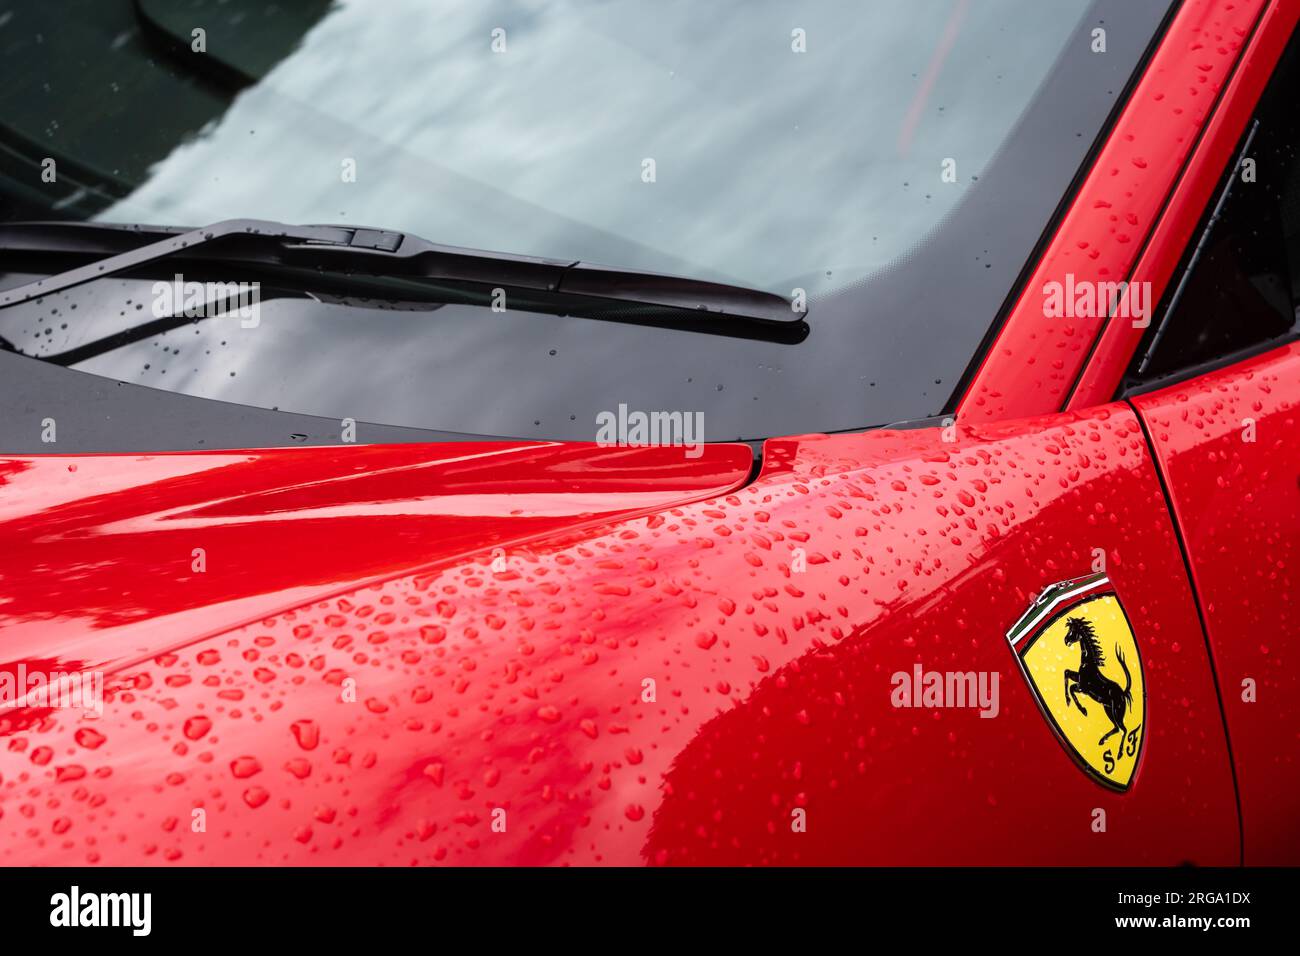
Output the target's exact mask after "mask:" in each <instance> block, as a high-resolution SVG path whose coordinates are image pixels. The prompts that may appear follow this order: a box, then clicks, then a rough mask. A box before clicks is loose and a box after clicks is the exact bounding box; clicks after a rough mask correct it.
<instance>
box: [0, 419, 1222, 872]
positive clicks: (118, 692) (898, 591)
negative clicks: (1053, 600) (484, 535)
mask: <svg viewBox="0 0 1300 956" xmlns="http://www.w3.org/2000/svg"><path fill="white" fill-rule="evenodd" d="M946 438H955V441H948V440H945V439H946ZM677 451H678V453H679V454H680V450H677ZM767 451H768V455H767V462H768V463H767V465H766V466H765V468H764V470H763V473H762V474H761V476H760V477H759V478H758V480H757V481H756V482H755V483H754V484H752V485H750V486H749V487H746V488H743V489H741V490H737V491H734V492H732V493H730V494H725V495H722V496H719V497H716V498H713V499H711V500H708V501H702V502H696V503H691V504H682V505H679V506H670V507H667V508H664V509H660V510H658V511H656V512H655V513H653V514H649V515H641V516H636V517H621V518H612V519H607V520H604V521H601V522H597V523H592V524H589V525H587V526H585V527H582V528H578V529H572V530H570V529H560V530H556V531H554V532H552V533H550V534H546V535H541V536H538V537H535V538H533V539H532V540H531V541H529V542H527V543H526V544H521V545H517V546H512V547H510V548H508V549H506V554H505V558H506V570H505V571H494V570H493V568H492V565H491V557H490V554H489V553H488V552H486V551H480V552H479V553H477V554H476V555H474V556H473V557H472V558H468V559H466V558H465V557H464V556H463V555H461V554H459V553H453V552H452V551H449V552H448V559H447V560H446V561H444V562H442V563H438V564H436V565H435V566H433V567H430V568H428V569H426V570H423V571H420V572H418V573H412V574H405V575H401V576H398V577H394V578H391V579H389V580H387V581H384V582H379V583H375V584H372V585H369V586H366V587H363V588H360V589H358V590H356V591H354V592H352V593H350V594H347V595H344V596H340V597H332V598H329V599H326V600H315V601H313V602H311V603H309V604H306V605H304V606H302V607H301V608H299V609H297V610H294V611H288V612H285V613H279V614H275V615H273V616H271V617H268V618H267V619H266V620H262V621H258V622H256V623H253V624H249V625H247V626H245V627H242V628H239V629H236V630H233V631H230V632H228V633H225V634H222V635H220V636H218V637H212V638H209V639H207V640H204V641H201V642H198V643H190V644H186V645H185V646H184V647H181V648H180V649H178V650H175V651H171V652H167V653H163V654H159V655H158V656H157V657H155V658H153V659H150V660H148V661H145V662H142V663H140V664H138V665H133V666H129V667H125V668H122V669H120V670H117V671H115V672H114V673H112V674H111V675H110V678H109V683H110V702H109V706H107V707H106V708H105V712H104V716H103V717H100V718H98V719H96V720H86V719H84V718H81V717H80V716H79V715H75V714H71V713H69V712H68V711H66V710H58V711H44V712H41V711H36V710H35V709H34V708H28V709H27V710H26V711H23V712H22V713H21V714H20V715H17V716H12V717H9V718H8V724H7V728H6V733H5V736H6V737H7V738H8V741H7V749H5V750H3V751H0V779H2V781H3V782H2V783H0V810H3V816H2V817H0V848H2V849H0V854H3V859H4V861H5V862H6V863H68V864H81V863H85V862H100V863H110V864H136V863H153V862H156V863H163V862H169V861H175V862H182V863H191V864H196V863H201V864H210V863H227V864H233V863H249V862H256V863H313V862H320V863H336V864H337V863H368V864H375V863H387V864H409V863H438V862H447V863H460V864H469V863H474V864H505V863H509V864H545V863H619V864H629V863H638V862H649V863H726V862H746V863H807V864H818V863H848V862H853V863H891V862H892V863H975V862H983V863H987V862H990V861H993V860H996V861H997V862H1000V863H1031V862H1039V863H1052V862H1061V861H1063V860H1068V861H1069V862H1071V863H1101V862H1108V863H1152V864H1156V863H1178V862H1182V861H1184V860H1187V859H1192V860H1194V861H1196V862H1200V863H1231V862H1234V861H1235V860H1236V859H1237V854H1238V839H1237V821H1236V813H1235V805H1234V801H1233V792H1232V784H1231V773H1230V769H1229V766H1228V757H1227V753H1226V749H1225V747H1224V743H1223V735H1222V727H1221V724H1220V723H1219V721H1220V718H1219V713H1218V710H1217V704H1216V701H1215V692H1214V687H1213V684H1212V682H1211V677H1210V673H1209V668H1208V664H1207V662H1206V661H1205V659H1204V656H1203V654H1198V653H1197V652H1196V651H1197V648H1198V642H1199V641H1200V634H1199V625H1198V623H1197V620H1196V616H1195V612H1194V610H1193V605H1192V602H1191V598H1190V593H1189V590H1188V585H1187V579H1186V575H1185V572H1184V570H1183V567H1182V563H1181V558H1180V556H1179V553H1178V547H1177V543H1176V541H1175V539H1174V536H1173V532H1172V527H1171V524H1170V519H1169V515H1168V513H1167V511H1166V510H1165V508H1164V501H1163V497H1162V495H1161V492H1160V489H1159V485H1158V482H1157V479H1156V475H1155V472H1154V469H1153V468H1152V465H1151V462H1150V459H1149V458H1148V456H1147V453H1146V446H1145V440H1144V438H1143V436H1142V434H1141V430H1140V428H1139V426H1138V423H1137V420H1136V418H1135V416H1134V415H1133V413H1132V411H1131V410H1130V409H1128V408H1127V407H1126V406H1122V405H1116V406H1108V407H1106V408H1102V409H1097V410H1094V411H1092V412H1090V413H1088V414H1083V415H1077V414H1064V415H1059V416H1055V417H1052V418H1046V419H1032V420H1028V421H1024V422H1018V423H1008V424H998V425H988V426H981V427H980V428H979V429H977V430H976V429H970V428H963V429H959V430H957V431H956V434H955V435H954V434H953V433H951V432H947V431H945V430H943V429H922V430H915V431H879V432H869V433H864V434H859V435H848V436H837V437H807V438H800V439H789V440H781V441H775V442H771V443H769V447H768V450H767ZM416 480H417V479H416V475H414V474H407V475H406V476H405V478H403V479H402V482H403V483H407V484H409V483H410V482H414V481H416ZM392 490H393V492H394V496H395V497H401V495H400V492H402V490H403V489H402V487H401V486H400V485H399V486H397V487H394V488H393V489H392ZM407 494H408V495H409V489H408V490H407ZM465 498H466V500H465V507H464V508H461V509H458V510H459V511H460V512H462V513H470V512H475V511H476V510H478V509H476V508H475V507H474V495H473V493H467V494H466V496H465ZM481 520H482V521H483V522H484V523H483V527H484V528H485V529H486V528H490V527H491V526H492V524H493V522H494V521H495V520H497V519H495V518H484V519H481ZM256 527H258V526H256V525H254V526H253V528H254V529H255V528H256ZM262 527H263V529H264V530H263V532H262V533H263V534H264V535H265V538H264V540H265V544H264V548H269V547H272V546H273V542H274V541H275V540H276V532H275V530H274V529H273V528H272V527H271V526H266V525H264V526H262ZM253 533H255V532H253ZM345 544H346V542H345ZM145 547H146V548H147V547H148V545H145ZM245 547H248V548H251V549H254V550H255V549H256V548H257V545H256V543H255V542H254V541H253V540H251V538H250V539H249V540H247V541H246V542H245ZM1098 550H1100V553H1102V554H1103V555H1105V559H1106V561H1107V562H1108V563H1109V567H1110V573H1111V575H1112V578H1113V580H1114V581H1115V583H1116V587H1117V589H1118V592H1119V593H1120V595H1121V596H1122V598H1123V600H1124V601H1125V607H1126V609H1127V611H1128V613H1129V616H1130V618H1131V620H1132V624H1133V628H1134V631H1135V633H1136V634H1137V639H1138V641H1139V642H1140V644H1141V646H1142V648H1143V653H1144V654H1145V655H1146V656H1147V657H1148V659H1150V660H1151V661H1153V664H1152V665H1151V668H1150V672H1149V674H1148V694H1149V701H1148V713H1149V714H1150V715H1151V721H1152V722H1153V727H1154V728H1155V729H1154V730H1153V731H1152V734H1153V737H1152V740H1151V742H1150V744H1149V746H1148V747H1147V749H1146V753H1145V754H1144V756H1143V758H1142V763H1141V765H1140V766H1139V767H1138V771H1137V772H1138V775H1139V777H1138V779H1139V785H1136V786H1134V788H1133V789H1132V790H1131V791H1130V792H1128V793H1126V794H1117V793H1113V792H1110V791H1107V790H1105V789H1103V788H1101V787H1099V786H1097V784H1096V783H1094V782H1093V781H1092V780H1090V779H1089V778H1087V777H1086V776H1085V775H1084V774H1082V773H1081V772H1080V771H1079V769H1078V768H1077V767H1075V765H1074V764H1073V762H1072V760H1071V758H1070V757H1069V755H1068V754H1067V753H1066V752H1065V751H1064V749H1063V748H1062V747H1061V745H1060V744H1059V743H1058V742H1057V740H1056V738H1055V737H1054V735H1053V734H1052V732H1051V730H1050V729H1049V727H1048V725H1047V723H1046V721H1045V719H1044V717H1043V716H1042V715H1041V714H1040V713H1039V711H1038V708H1037V705H1036V704H1035V702H1034V699H1033V697H1032V695H1031V693H1030V692H1029V689H1028V687H1027V686H1026V685H1025V684H1024V682H1023V679H1022V678H1021V677H1020V675H1019V673H1018V671H1017V669H1016V665H1015V663H1014V658H1013V655H1012V653H1011V651H1010V648H1009V647H1008V645H1007V643H1006V639H1005V637H1004V632H1005V630H1006V629H1007V628H1008V627H1009V626H1010V624H1011V623H1012V622H1013V621H1014V619H1015V618H1016V617H1017V616H1019V614H1020V613H1021V611H1022V610H1023V609H1024V608H1025V606H1026V605H1027V604H1028V603H1029V601H1030V600H1031V599H1032V598H1033V596H1034V595H1036V594H1037V593H1038V592H1039V591H1040V590H1041V589H1042V588H1043V587H1044V586H1045V585H1046V584H1049V583H1052V582H1053V581H1055V580H1060V579H1062V578H1065V577H1069V576H1071V575H1072V574H1077V573H1080V572H1086V571H1087V570H1088V567H1089V565H1090V563H1091V562H1093V561H1095V560H1096V554H1097V552H1098ZM145 553H146V552H143V551H142V552H140V553H134V554H133V553H130V552H124V553H122V554H120V555H119V560H120V561H122V562H124V563H137V564H138V563H141V562H143V561H145V560H147V559H146V558H145ZM105 559H106V558H105ZM498 567H500V565H498ZM160 586H161V585H160ZM171 586H175V585H174V584H173V585H171ZM917 664H920V665H921V666H922V667H924V668H926V669H937V670H957V671H962V672H965V671H977V672H982V673H985V674H986V675H988V676H990V677H991V675H993V674H997V675H998V681H999V685H998V686H999V688H1000V698H999V700H998V702H997V708H996V709H997V716H996V717H993V718H990V719H986V718H983V717H981V716H980V715H979V713H978V712H977V711H976V710H974V709H971V708H957V709H911V708H898V707H895V706H894V704H893V701H892V700H891V675H893V674H895V673H897V672H908V671H911V670H912V669H913V668H914V666H915V665H917ZM1099 810H1100V811H1102V812H1103V813H1104V814H1105V815H1107V816H1108V818H1109V821H1110V823H1109V830H1108V832H1109V833H1110V834H1111V836H1106V835H1104V834H1099V833H1098V832H1096V831H1095V821H1096V819H1097V812H1098V811H1099ZM972 821H978V824H977V825H973V824H972ZM796 824H798V826H801V827H802V829H798V828H797V826H796Z"/></svg>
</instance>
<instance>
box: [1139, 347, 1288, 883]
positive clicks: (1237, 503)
mask: <svg viewBox="0 0 1300 956" xmlns="http://www.w3.org/2000/svg"><path fill="white" fill-rule="evenodd" d="M1134 404H1135V405H1136V406H1137V408H1138V410H1139V412H1140V413H1141V415H1142V417H1143V419H1144V420H1145V421H1146V423H1147V429H1148V431H1149V432H1150V434H1151V439H1152V441H1153V442H1154V444H1155V447H1156V449H1157V453H1158V456H1159V462H1160V467H1161V469H1162V471H1163V472H1164V474H1165V476H1166V480H1167V482H1168V485H1169V493H1170V497H1171V498H1172V500H1173V505H1174V511H1175V514H1176V517H1177V518H1178V519H1179V527H1180V528H1182V530H1183V536H1184V538H1185V540H1186V545H1187V554H1188V557H1189V558H1190V560H1191V566H1192V573H1193V576H1194V579H1195V582H1196V590H1197V593H1198V594H1199V595H1200V597H1201V607H1202V609H1203V611H1204V614H1205V624H1206V628H1207V629H1208V632H1209V638H1210V646H1211V649H1212V651H1213V654H1214V664H1215V669H1216V671H1217V673H1218V678H1219V686H1220V687H1221V688H1222V691H1223V704H1224V708H1225V711H1226V714H1227V720H1228V732H1229V736H1230V739H1231V741H1232V747H1233V754H1234V757H1235V759H1236V767H1237V777H1238V782H1239V785H1240V788H1241V811H1242V821H1243V826H1244V829H1245V858H1246V862H1247V863H1254V864H1273V865H1279V864H1294V863H1295V862H1296V860H1297V859H1300V819H1297V817H1296V799H1297V797H1296V795H1297V794H1300V675H1298V674H1297V670H1296V666H1295V664H1296V656H1297V652H1300V597H1297V595H1298V594H1300V494H1298V493H1297V482H1298V481H1300V441H1297V438H1296V435H1297V428H1300V345H1289V346H1286V347H1284V348H1280V349H1277V350H1276V351H1273V352H1270V353H1268V354H1267V355H1263V356H1260V357H1259V358H1256V359H1252V360H1250V361H1247V362H1243V363H1240V364H1238V365H1234V366H1231V367H1230V368H1227V369H1224V370H1223V371H1221V372H1216V373H1213V374H1210V375H1205V376H1202V377H1200V378H1197V379H1194V380H1192V381H1191V382H1188V383H1186V384H1184V385H1178V386H1174V387H1172V388H1167V389H1163V390H1161V391H1158V392H1153V393H1152V394H1150V395H1143V396H1140V397H1139V398H1137V399H1135V400H1134ZM1245 681H1251V682H1253V684H1254V690H1255V694H1254V699H1247V698H1248V696H1249V695H1248V694H1247V690H1246V687H1245V685H1244V684H1243V682H1245Z"/></svg>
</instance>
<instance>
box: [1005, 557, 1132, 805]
mask: <svg viewBox="0 0 1300 956" xmlns="http://www.w3.org/2000/svg"><path fill="white" fill-rule="evenodd" d="M1007 640H1009V641H1010V642H1011V649H1012V651H1014V652H1015V655H1016V659H1017V660H1018V661H1019V662H1020V669H1021V670H1022V671H1024V674H1025V679H1026V680H1027V681H1028V683H1029V686H1030V688H1031V689H1032V690H1033V692H1034V696H1035V697H1036V698H1037V699H1038V706H1039V707H1040V708H1041V710H1042V711H1043V715H1044V716H1045V717H1046V718H1047V721H1048V723H1049V724H1051V725H1052V728H1053V729H1054V730H1055V731H1056V735H1057V737H1059V738H1060V740H1061V742H1062V744H1064V745H1065V748H1066V750H1067V751H1069V752H1070V755H1071V756H1072V757H1074V759H1075V762H1077V763H1078V764H1079V766H1080V767H1082V768H1083V770H1084V771H1085V772H1086V773H1087V774H1088V775H1089V776H1091V777H1092V778H1093V779H1094V780H1096V781H1097V782H1098V783H1100V784H1102V785H1104V786H1107V787H1110V788H1111V789H1113V790H1121V791H1122V790H1127V789H1128V788H1129V785H1130V784H1131V783H1132V781H1133V774H1134V772H1135V771H1136V770H1137V765H1138V760H1139V759H1140V758H1141V756H1142V740H1143V737H1144V736H1145V728H1144V724H1145V721H1146V683H1145V681H1144V680H1143V675H1142V657H1141V655H1140V654H1139V653H1138V646H1137V640H1136V639H1135V638H1134V636H1133V628H1132V627H1131V626H1130V625H1129V621H1128V616H1127V615H1126V614H1125V613H1124V608H1123V606H1121V604H1120V603H1119V596H1118V595H1117V594H1116V593H1115V589H1114V588H1113V587H1112V586H1111V584H1110V580H1109V579H1108V578H1107V577H1106V575H1105V574H1094V575H1090V576H1089V577H1086V578H1077V579H1075V580H1072V581H1062V582H1061V583H1060V584H1054V585H1052V586H1051V587H1049V588H1048V589H1047V590H1045V591H1044V592H1043V593H1042V594H1041V595H1040V596H1039V598H1038V599H1037V600H1036V601H1034V603H1033V605H1031V606H1030V608H1029V610H1028V611H1026V612H1025V614H1024V616H1023V617H1021V618H1020V620H1019V621H1017V622H1016V625H1015V626H1014V627H1013V628H1011V630H1010V631H1008V632H1007Z"/></svg>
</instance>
